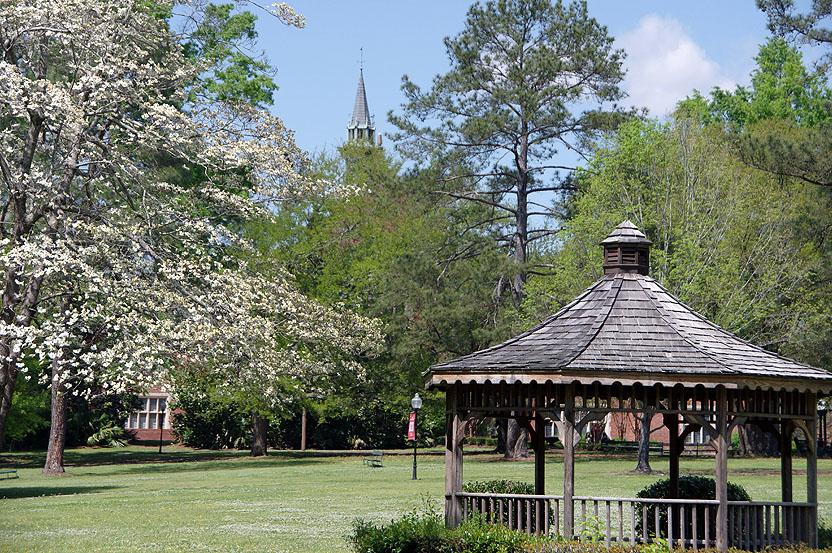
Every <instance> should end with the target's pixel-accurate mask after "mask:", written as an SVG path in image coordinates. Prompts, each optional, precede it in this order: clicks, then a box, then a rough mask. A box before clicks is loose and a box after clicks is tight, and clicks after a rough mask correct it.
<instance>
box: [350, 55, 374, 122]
mask: <svg viewBox="0 0 832 553" xmlns="http://www.w3.org/2000/svg"><path fill="white" fill-rule="evenodd" d="M371 127H372V122H371V121H370V107H369V106H368V104H367V91H366V90H364V70H363V69H361V71H360V73H359V75H358V90H357V91H356V93H355V106H353V108H352V119H350V124H349V128H351V129H352V128H359V129H368V128H371Z"/></svg>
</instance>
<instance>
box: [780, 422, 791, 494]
mask: <svg viewBox="0 0 832 553" xmlns="http://www.w3.org/2000/svg"><path fill="white" fill-rule="evenodd" d="M793 433H794V425H793V423H792V421H790V420H788V419H783V420H782V422H781V423H780V492H781V493H780V500H781V501H783V502H784V503H790V502H791V501H792V434H793Z"/></svg>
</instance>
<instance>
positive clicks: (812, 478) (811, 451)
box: [806, 392, 818, 547]
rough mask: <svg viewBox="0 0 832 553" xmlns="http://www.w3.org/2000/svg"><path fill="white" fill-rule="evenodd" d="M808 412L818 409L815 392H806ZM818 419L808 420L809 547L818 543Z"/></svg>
mask: <svg viewBox="0 0 832 553" xmlns="http://www.w3.org/2000/svg"><path fill="white" fill-rule="evenodd" d="M806 401H807V403H808V404H809V405H808V406H807V407H808V409H807V412H808V413H815V412H816V411H817V396H816V394H815V393H814V392H809V393H808V394H806ZM817 428H818V425H817V419H816V418H815V417H812V419H811V420H807V421H806V430H807V433H806V503H812V504H814V507H811V508H810V509H811V515H810V517H809V520H808V525H809V528H810V533H809V547H817V545H818V507H817V503H818V432H817Z"/></svg>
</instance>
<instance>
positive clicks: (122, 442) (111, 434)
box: [87, 426, 129, 447]
mask: <svg viewBox="0 0 832 553" xmlns="http://www.w3.org/2000/svg"><path fill="white" fill-rule="evenodd" d="M128 439H129V437H128V436H127V433H126V432H125V431H124V429H123V428H121V427H120V426H105V427H104V428H101V429H100V430H99V431H98V432H96V433H94V434H93V435H92V436H90V437H89V438H87V445H93V446H95V445H97V446H100V447H124V446H126V445H127V440H128Z"/></svg>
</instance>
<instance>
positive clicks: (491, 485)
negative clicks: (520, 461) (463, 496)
mask: <svg viewBox="0 0 832 553" xmlns="http://www.w3.org/2000/svg"><path fill="white" fill-rule="evenodd" d="M462 491H464V492H468V493H501V494H506V493H507V494H522V495H534V484H530V483H529V482H519V481H517V480H476V481H473V482H466V483H465V484H463V486H462Z"/></svg>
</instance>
